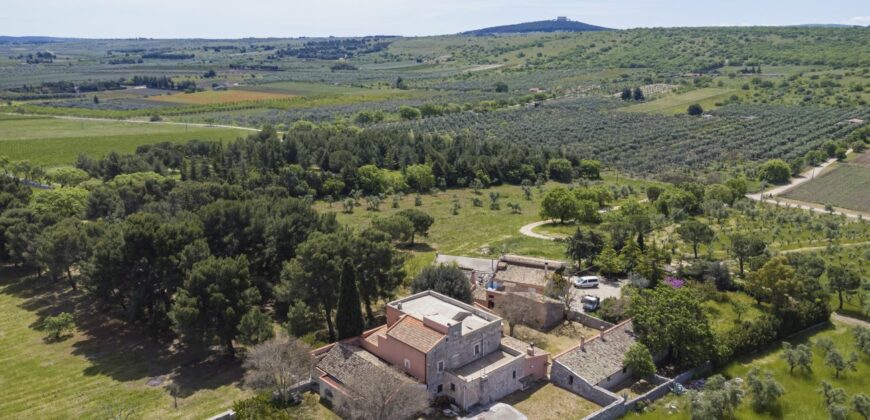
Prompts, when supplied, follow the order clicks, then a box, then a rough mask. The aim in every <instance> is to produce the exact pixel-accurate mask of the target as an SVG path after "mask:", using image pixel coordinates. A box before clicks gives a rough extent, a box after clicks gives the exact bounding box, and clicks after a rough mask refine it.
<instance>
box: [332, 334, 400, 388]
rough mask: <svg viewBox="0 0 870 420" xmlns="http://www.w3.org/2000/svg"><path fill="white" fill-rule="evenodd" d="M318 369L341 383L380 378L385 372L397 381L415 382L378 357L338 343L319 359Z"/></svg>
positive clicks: (355, 347)
mask: <svg viewBox="0 0 870 420" xmlns="http://www.w3.org/2000/svg"><path fill="white" fill-rule="evenodd" d="M317 368H318V369H320V370H321V371H323V372H324V373H326V374H327V375H329V376H331V377H332V378H335V380H337V381H338V382H340V383H343V384H346V383H352V381H353V380H354V379H357V378H372V377H380V376H376V375H382V374H383V373H384V372H386V373H388V374H389V375H391V376H393V377H394V378H395V379H397V380H401V381H407V382H409V383H410V382H413V380H412V379H411V378H409V377H407V376H405V375H403V374H401V373H399V372H398V371H396V370H395V369H393V368H391V367H390V366H389V365H387V364H386V363H384V362H383V361H381V359H378V357H377V356H375V355H373V354H371V353H369V352H367V351H365V350H363V349H361V348H359V347H357V346H351V345H349V344H342V343H336V344H335V346H333V347H332V348H331V349H330V350H329V351H328V352H326V353H324V354H323V355H322V356H320V357H319V360H318V361H317Z"/></svg>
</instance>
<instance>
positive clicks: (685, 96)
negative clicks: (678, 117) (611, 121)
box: [622, 88, 734, 114]
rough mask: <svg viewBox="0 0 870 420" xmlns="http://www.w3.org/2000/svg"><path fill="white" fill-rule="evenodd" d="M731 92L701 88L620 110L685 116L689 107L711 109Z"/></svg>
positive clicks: (731, 91)
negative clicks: (695, 106)
mask: <svg viewBox="0 0 870 420" xmlns="http://www.w3.org/2000/svg"><path fill="white" fill-rule="evenodd" d="M733 92H734V91H733V90H732V89H723V88H703V89H697V90H693V91H690V92H686V93H681V94H669V95H666V96H665V97H663V98H661V99H656V100H654V101H650V102H644V103H640V104H637V105H632V106H629V107H627V108H622V110H623V111H629V112H648V113H655V114H685V113H686V109H687V108H688V107H689V105H692V104H700V105H701V107H703V108H704V109H705V110H707V109H711V108H713V107H714V104H715V103H716V102H717V101H721V100H723V99H725V98H727V97H728V96H729V95H731V94H732V93H733Z"/></svg>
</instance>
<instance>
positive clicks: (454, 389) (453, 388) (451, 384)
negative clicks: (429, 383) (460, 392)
mask: <svg viewBox="0 0 870 420" xmlns="http://www.w3.org/2000/svg"><path fill="white" fill-rule="evenodd" d="M450 390H451V391H456V384H454V383H453V382H451V383H450Z"/></svg>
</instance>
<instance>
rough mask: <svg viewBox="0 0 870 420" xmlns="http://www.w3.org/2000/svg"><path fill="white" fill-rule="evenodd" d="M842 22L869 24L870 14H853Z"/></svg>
mask: <svg viewBox="0 0 870 420" xmlns="http://www.w3.org/2000/svg"><path fill="white" fill-rule="evenodd" d="M843 23H845V24H847V25H870V15H867V16H853V17H851V18H849V19H846V20H845V21H844V22H843Z"/></svg>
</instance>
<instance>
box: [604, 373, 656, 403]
mask: <svg viewBox="0 0 870 420" xmlns="http://www.w3.org/2000/svg"><path fill="white" fill-rule="evenodd" d="M655 387H656V385H654V384H651V383H649V382H647V381H645V380H643V379H635V378H628V379H626V380H624V381H622V382H620V383H618V384H616V386H614V387H613V390H612V392H613V393H614V394H616V395H619V396H622V395H628V399H629V400H631V399H633V398H637V397H639V396H641V395H643V394H646V393H647V392H649V391H651V390H652V389H653V388H655Z"/></svg>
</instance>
